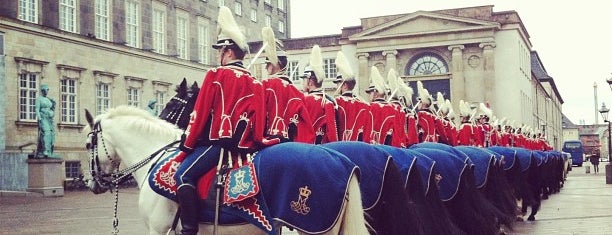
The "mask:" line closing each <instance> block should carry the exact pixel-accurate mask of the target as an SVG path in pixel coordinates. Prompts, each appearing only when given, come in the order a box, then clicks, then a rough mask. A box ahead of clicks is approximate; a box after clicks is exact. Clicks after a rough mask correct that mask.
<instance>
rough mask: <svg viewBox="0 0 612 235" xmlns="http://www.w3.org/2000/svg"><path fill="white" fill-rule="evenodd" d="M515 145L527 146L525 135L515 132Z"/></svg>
mask: <svg viewBox="0 0 612 235" xmlns="http://www.w3.org/2000/svg"><path fill="white" fill-rule="evenodd" d="M514 147H519V148H524V147H525V136H524V135H523V134H514Z"/></svg>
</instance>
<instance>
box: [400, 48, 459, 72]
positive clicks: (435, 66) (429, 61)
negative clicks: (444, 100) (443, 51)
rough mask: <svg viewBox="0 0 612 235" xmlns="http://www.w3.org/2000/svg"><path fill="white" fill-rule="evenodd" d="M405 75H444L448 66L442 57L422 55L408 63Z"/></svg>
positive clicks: (429, 54)
mask: <svg viewBox="0 0 612 235" xmlns="http://www.w3.org/2000/svg"><path fill="white" fill-rule="evenodd" d="M405 73H406V74H407V75H409V76H420V75H433V74H446V73H448V66H447V65H446V62H445V61H444V60H443V59H442V57H440V56H438V55H436V54H433V53H424V54H421V55H419V56H417V57H416V59H412V60H411V61H410V63H408V65H407V67H406V71H405Z"/></svg>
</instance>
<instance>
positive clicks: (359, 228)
mask: <svg viewBox="0 0 612 235" xmlns="http://www.w3.org/2000/svg"><path fill="white" fill-rule="evenodd" d="M86 114H87V115H86V116H87V121H88V123H89V126H88V127H85V129H86V130H85V131H86V133H87V132H89V133H90V134H89V135H88V137H87V143H86V147H87V149H88V150H89V151H90V153H91V156H92V159H91V160H90V161H92V162H93V163H95V164H90V165H91V168H92V169H91V173H92V175H93V176H94V181H92V182H94V183H92V184H90V189H91V190H92V191H93V192H94V193H102V192H104V191H106V190H103V191H101V190H100V189H99V188H100V185H99V183H100V182H101V181H104V179H103V178H102V177H104V176H106V177H108V174H110V173H112V172H113V171H116V170H121V169H118V168H119V166H121V168H122V169H125V168H126V167H127V168H130V166H134V164H137V163H138V162H140V161H141V160H143V159H145V158H147V157H148V156H149V155H151V154H152V153H155V152H156V151H158V150H159V149H161V148H162V147H164V146H166V145H167V144H168V143H171V142H173V141H176V140H178V139H179V138H180V135H181V134H182V131H181V130H179V129H178V128H176V127H175V126H174V125H172V124H169V123H168V122H165V121H163V120H161V119H158V118H157V117H154V116H152V115H150V114H149V113H147V112H146V111H144V110H141V109H138V108H133V107H128V106H120V107H117V108H114V109H111V110H108V112H106V113H105V114H102V115H99V116H98V117H96V119H95V121H94V120H93V117H92V116H91V114H90V113H89V111H87V110H86ZM98 154H99V155H100V156H98ZM304 161H307V160H306V159H305V160H304ZM151 162H153V161H150V162H148V163H146V164H144V165H143V166H142V167H140V168H139V169H138V170H136V171H135V172H134V173H133V176H134V179H135V180H136V181H137V182H138V185H139V187H140V197H139V203H138V204H139V210H140V214H141V216H142V217H143V219H144V222H145V224H146V225H147V227H148V228H149V234H166V233H167V232H169V231H170V230H171V226H172V224H173V220H174V217H175V214H176V212H177V209H178V204H177V203H176V202H174V201H172V200H169V199H167V198H165V197H163V196H160V195H159V194H157V193H155V192H154V191H153V190H152V189H151V187H150V186H149V183H148V182H147V181H146V178H147V174H148V173H147V171H148V169H150V168H151V164H152V163H151ZM119 163H121V164H119ZM304 164H307V163H304ZM288 170H290V169H288ZM106 182H108V181H106ZM344 198H345V199H344V202H343V203H342V209H341V211H342V212H341V213H340V215H339V216H338V218H337V219H336V220H335V221H336V222H335V224H334V225H333V226H332V227H331V228H330V229H329V230H327V231H326V232H325V233H322V234H339V233H342V234H368V231H367V228H366V224H365V219H364V214H363V208H362V201H361V192H360V190H359V185H358V181H357V177H355V175H354V174H353V176H351V177H350V182H349V184H348V189H347V190H346V194H345V195H344ZM272 217H274V215H272ZM274 222H275V223H277V225H282V222H280V221H278V220H274ZM179 224H180V223H179ZM279 227H280V226H279ZM212 231H213V225H211V224H200V233H206V234H211V233H212ZM217 232H218V234H240V235H243V234H267V233H266V231H264V230H262V229H259V228H258V227H256V226H255V225H253V224H248V223H245V224H241V225H219V227H218V228H217ZM298 232H299V233H300V234H302V232H301V231H299V230H298Z"/></svg>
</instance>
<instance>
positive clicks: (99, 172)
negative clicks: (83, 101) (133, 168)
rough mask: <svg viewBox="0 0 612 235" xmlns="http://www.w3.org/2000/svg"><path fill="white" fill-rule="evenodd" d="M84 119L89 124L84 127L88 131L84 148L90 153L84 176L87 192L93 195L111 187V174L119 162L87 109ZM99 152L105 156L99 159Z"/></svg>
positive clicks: (100, 127) (98, 123)
mask: <svg viewBox="0 0 612 235" xmlns="http://www.w3.org/2000/svg"><path fill="white" fill-rule="evenodd" d="M85 117H86V118H87V123H88V124H89V125H88V126H87V127H85V128H86V129H89V134H87V140H86V142H85V148H87V151H88V152H89V153H90V158H89V172H88V173H87V174H85V180H86V182H87V186H88V187H89V190H91V191H92V192H93V193H94V194H100V193H104V192H106V191H107V190H108V189H109V188H110V186H111V185H112V172H114V171H116V170H117V169H118V168H119V163H120V161H119V160H118V159H117V158H116V156H117V154H116V152H115V150H114V148H109V147H112V145H109V144H108V143H109V140H108V139H106V138H105V137H104V135H103V134H102V125H101V124H100V123H101V122H100V121H96V122H94V118H93V116H92V115H91V113H90V112H89V110H87V109H85ZM100 151H101V152H102V154H103V155H105V156H102V157H100V156H99V152H100Z"/></svg>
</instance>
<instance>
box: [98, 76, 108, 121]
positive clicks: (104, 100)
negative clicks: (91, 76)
mask: <svg viewBox="0 0 612 235" xmlns="http://www.w3.org/2000/svg"><path fill="white" fill-rule="evenodd" d="M110 95H111V93H110V85H109V84H106V83H98V85H97V86H96V113H97V115H100V114H103V113H104V112H106V110H108V109H109V108H110V106H111V97H110Z"/></svg>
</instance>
